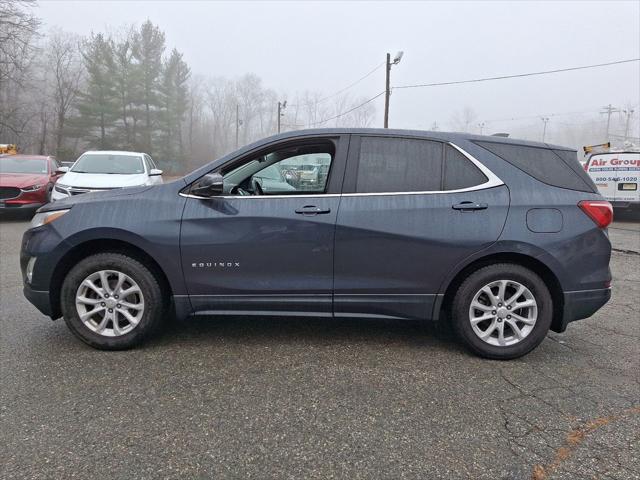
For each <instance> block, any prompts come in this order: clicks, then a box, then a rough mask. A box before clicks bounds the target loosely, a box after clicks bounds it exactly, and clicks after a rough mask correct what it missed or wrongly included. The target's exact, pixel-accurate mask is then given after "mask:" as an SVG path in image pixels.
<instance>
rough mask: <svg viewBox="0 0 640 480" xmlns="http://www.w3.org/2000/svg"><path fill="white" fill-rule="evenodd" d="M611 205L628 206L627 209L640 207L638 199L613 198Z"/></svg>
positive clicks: (616, 206) (617, 206)
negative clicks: (623, 199)
mask: <svg viewBox="0 0 640 480" xmlns="http://www.w3.org/2000/svg"><path fill="white" fill-rule="evenodd" d="M610 203H611V206H612V207H613V208H629V209H632V208H633V209H640V201H636V202H634V201H622V200H618V201H616V200H613V201H612V202H610Z"/></svg>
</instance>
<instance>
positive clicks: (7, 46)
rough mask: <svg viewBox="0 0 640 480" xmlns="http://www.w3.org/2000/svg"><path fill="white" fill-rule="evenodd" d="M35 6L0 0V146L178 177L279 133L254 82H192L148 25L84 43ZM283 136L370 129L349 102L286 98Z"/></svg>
mask: <svg viewBox="0 0 640 480" xmlns="http://www.w3.org/2000/svg"><path fill="white" fill-rule="evenodd" d="M34 6H35V2H33V1H31V0H25V1H12V0H0V143H16V144H17V145H18V147H19V149H20V151H22V152H25V153H37V154H48V155H55V156H56V157H57V158H58V159H60V160H67V161H71V160H74V159H75V158H77V156H78V155H79V154H81V153H82V152H83V151H85V150H88V149H101V150H105V149H112V150H116V149H117V150H134V151H143V152H146V153H149V154H150V155H152V156H153V157H154V159H155V160H156V161H157V162H158V163H159V164H160V166H161V167H162V168H164V169H165V170H167V171H168V172H169V173H181V172H184V171H187V170H189V169H191V168H194V167H196V166H198V165H201V164H203V163H206V162H208V161H211V160H212V159H214V158H216V157H218V156H220V155H222V154H224V153H227V152H229V151H231V150H233V149H234V148H236V147H238V146H241V145H243V144H246V143H249V142H251V141H253V140H256V139H258V138H261V137H264V136H267V135H271V134H274V133H276V131H277V124H278V118H277V115H278V113H277V106H278V101H279V100H281V99H285V98H287V95H286V94H282V93H280V94H278V93H277V92H276V91H275V90H274V89H271V88H267V87H265V86H264V85H263V84H262V81H261V79H260V78H259V77H258V76H257V75H255V74H246V75H243V76H242V77H240V78H236V79H229V78H226V77H225V76H219V77H215V78H212V77H207V76H203V75H198V74H194V73H193V72H192V71H191V68H190V67H189V65H188V64H187V62H186V60H185V59H184V56H183V54H182V53H181V52H180V51H179V50H178V49H176V48H172V47H169V46H168V45H167V42H166V38H165V34H164V32H163V31H162V30H161V29H160V27H159V26H157V25H154V24H153V23H152V22H150V21H146V22H144V23H143V24H142V25H139V26H124V27H122V28H121V29H119V30H117V32H116V33H105V32H94V33H92V34H91V35H89V36H87V37H80V36H78V35H75V34H72V33H68V32H64V31H62V30H60V29H52V30H49V31H47V32H43V31H42V28H41V22H40V20H39V19H38V18H37V17H36V15H35V14H34V13H33V7H34ZM289 100H290V101H289V105H288V106H287V108H286V110H283V111H284V112H285V114H284V115H283V116H282V117H281V119H280V120H281V122H280V123H281V127H282V129H283V130H291V129H298V128H304V127H307V126H326V127H330V126H356V127H366V126H370V125H371V123H372V121H373V119H374V117H375V107H374V106H373V105H371V104H369V105H366V106H365V107H363V108H360V109H357V110H354V111H353V112H351V113H349V114H348V115H344V116H340V117H339V118H336V119H332V120H330V121H325V119H330V118H331V117H333V116H336V114H338V113H339V112H342V111H347V110H349V109H350V108H352V107H353V106H355V105H358V104H359V103H362V101H363V99H362V98H356V97H353V98H352V97H350V96H349V95H348V94H344V95H341V96H339V97H334V98H329V99H327V98H326V97H324V96H323V94H322V93H320V92H304V93H302V94H297V95H295V96H293V97H292V98H289Z"/></svg>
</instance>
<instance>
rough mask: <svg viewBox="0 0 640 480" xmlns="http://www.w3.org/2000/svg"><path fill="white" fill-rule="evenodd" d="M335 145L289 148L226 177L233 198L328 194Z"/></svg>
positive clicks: (226, 184)
mask: <svg viewBox="0 0 640 480" xmlns="http://www.w3.org/2000/svg"><path fill="white" fill-rule="evenodd" d="M333 155H334V149H333V145H332V144H331V145H329V144H327V145H311V146H300V147H292V148H286V149H283V150H278V151H274V152H270V153H266V154H264V155H260V156H258V157H256V158H254V159H251V160H250V161H248V162H246V163H243V164H242V165H240V166H237V167H235V168H233V169H232V170H231V171H229V172H227V173H225V174H224V182H225V190H228V193H230V194H231V195H295V194H310V193H314V194H321V193H325V191H326V188H327V181H328V178H329V171H330V169H331V163H332V160H333Z"/></svg>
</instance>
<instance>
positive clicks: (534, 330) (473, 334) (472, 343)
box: [451, 263, 553, 360]
mask: <svg viewBox="0 0 640 480" xmlns="http://www.w3.org/2000/svg"><path fill="white" fill-rule="evenodd" d="M490 285H491V288H489V291H490V292H491V293H493V292H496V294H495V295H494V296H493V299H490V297H489V295H488V293H486V292H487V290H486V289H485V290H484V292H485V293H483V292H482V291H481V290H482V289H483V287H489V286H490ZM502 285H505V286H504V287H502ZM520 286H522V287H524V290H520ZM501 288H504V292H505V293H504V294H503V295H502V298H503V300H501V301H500V300H498V298H499V297H500V291H501V290H500V289H501ZM520 291H522V292H524V293H523V294H521V295H520V296H518V297H517V298H516V299H515V300H512V298H511V297H513V296H514V295H517V293H515V292H520ZM474 300H475V302H474V309H473V310H472V309H471V306H472V302H473V301H474ZM505 300H506V301H505ZM518 300H520V301H518ZM532 300H533V302H532ZM489 301H490V303H489ZM494 302H495V303H494ZM503 302H504V303H503ZM476 305H478V306H479V307H480V308H478V309H476V308H475V306H476ZM498 305H500V307H498ZM518 305H528V306H526V307H522V308H518V307H517V306H518ZM507 308H509V310H506V309H507ZM487 309H488V310H487ZM451 313H452V323H453V326H454V329H455V330H456V333H457V334H458V336H459V338H460V339H461V340H462V341H463V342H464V343H465V344H466V345H467V347H468V348H469V349H470V350H471V351H472V352H474V353H476V354H477V355H479V356H481V357H484V358H490V359H494V360H510V359H514V358H518V357H522V356H523V355H526V354H527V353H529V352H530V351H531V350H533V349H534V348H536V347H537V346H538V345H539V344H540V343H541V342H542V340H544V338H545V336H546V335H547V332H548V331H549V327H550V326H551V320H552V318H553V300H552V298H551V294H550V293H549V289H548V288H547V286H546V285H545V283H544V281H543V280H542V279H541V278H540V277H539V276H538V275H537V274H536V273H534V272H533V271H531V270H529V269H528V268H525V267H523V266H521V265H516V264H510V263H500V264H495V265H489V266H486V267H483V268H480V269H479V270H477V271H475V272H473V273H472V274H471V275H469V276H468V277H467V279H466V280H465V281H464V282H463V283H462V284H461V285H460V287H459V288H458V290H457V292H456V294H455V296H454V299H453V303H452V306H451ZM472 317H473V318H474V322H473V323H472ZM484 317H489V318H488V319H487V320H482V321H480V322H478V320H479V319H482V318H484ZM507 317H508V319H507ZM534 317H535V320H534V322H535V323H533V324H532V320H533V318H534ZM515 318H518V319H523V322H520V321H519V320H516V319H515ZM524 320H526V323H524ZM474 325H475V326H474ZM501 325H502V326H501ZM512 325H514V326H515V328H514V326H512ZM492 327H493V328H494V330H491V329H492ZM501 329H502V330H501ZM516 331H517V332H518V333H519V335H518V334H516ZM487 332H489V335H488V336H487V337H486V340H483V339H482V338H480V335H483V336H485V335H487ZM501 332H502V335H501ZM500 336H502V339H501V338H500ZM520 337H522V338H520Z"/></svg>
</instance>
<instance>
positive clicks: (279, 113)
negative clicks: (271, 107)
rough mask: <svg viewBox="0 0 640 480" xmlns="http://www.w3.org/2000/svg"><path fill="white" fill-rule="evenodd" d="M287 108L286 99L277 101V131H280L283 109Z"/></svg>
mask: <svg viewBox="0 0 640 480" xmlns="http://www.w3.org/2000/svg"><path fill="white" fill-rule="evenodd" d="M285 108H287V101H286V100H285V101H284V102H278V133H280V119H281V118H282V117H284V109H285Z"/></svg>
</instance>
